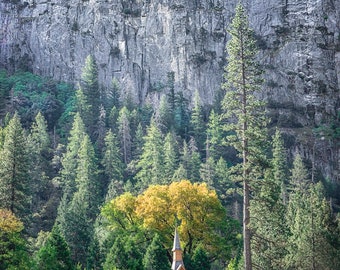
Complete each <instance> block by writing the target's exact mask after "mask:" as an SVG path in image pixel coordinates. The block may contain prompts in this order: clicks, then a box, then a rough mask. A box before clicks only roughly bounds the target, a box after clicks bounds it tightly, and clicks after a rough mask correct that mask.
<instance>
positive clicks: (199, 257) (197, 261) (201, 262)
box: [190, 245, 211, 270]
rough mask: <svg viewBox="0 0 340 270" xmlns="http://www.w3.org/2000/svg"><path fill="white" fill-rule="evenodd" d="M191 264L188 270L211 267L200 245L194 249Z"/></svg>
mask: <svg viewBox="0 0 340 270" xmlns="http://www.w3.org/2000/svg"><path fill="white" fill-rule="evenodd" d="M191 264H192V267H191V268H190V269H192V270H200V269H206V270H208V269H210V267H211V265H210V260H209V257H208V255H207V253H206V251H205V250H204V249H203V247H202V246H201V245H199V246H198V247H197V248H196V249H195V251H194V254H193V255H192V258H191Z"/></svg>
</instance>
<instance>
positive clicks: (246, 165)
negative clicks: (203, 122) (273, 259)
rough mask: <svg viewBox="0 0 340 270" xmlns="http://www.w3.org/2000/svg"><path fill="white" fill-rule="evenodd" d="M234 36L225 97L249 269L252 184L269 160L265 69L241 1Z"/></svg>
mask: <svg viewBox="0 0 340 270" xmlns="http://www.w3.org/2000/svg"><path fill="white" fill-rule="evenodd" d="M229 34H230V35H231V40H230V41H229V42H228V43H227V52H228V64H227V66H226V68H225V72H226V73H225V79H226V81H227V82H226V83H225V84H224V85H223V88H224V89H225V90H226V95H225V98H224V100H223V107H224V111H225V114H224V116H225V118H226V119H228V120H229V122H228V123H227V124H226V125H225V127H226V130H227V131H228V132H229V135H228V136H227V139H228V141H229V143H230V144H231V145H232V146H233V147H234V148H235V149H236V150H237V151H238V152H239V154H240V156H241V158H242V164H240V165H239V166H238V170H237V171H238V175H239V180H241V181H242V183H243V239H244V261H245V266H244V267H245V270H250V269H252V260H251V246H250V241H251V234H250V228H249V223H250V186H251V185H252V183H251V181H254V180H255V179H259V178H261V169H262V168H261V167H262V165H263V164H264V163H265V157H264V154H263V152H264V151H263V150H264V149H263V148H264V146H265V137H266V128H265V127H266V118H265V114H264V112H265V110H264V104H263V102H260V101H259V100H257V99H256V97H255V93H256V91H259V90H260V87H261V84H262V78H261V69H260V68H259V65H258V63H257V61H256V55H257V50H256V41H255V39H254V36H253V31H252V30H251V29H250V27H249V22H248V18H247V15H246V11H245V9H244V8H243V6H242V5H241V4H238V5H237V7H236V14H235V17H234V18H233V20H232V23H231V25H230V29H229Z"/></svg>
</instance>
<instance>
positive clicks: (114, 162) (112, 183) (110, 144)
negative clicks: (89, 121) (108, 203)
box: [102, 129, 123, 200]
mask: <svg viewBox="0 0 340 270" xmlns="http://www.w3.org/2000/svg"><path fill="white" fill-rule="evenodd" d="M102 165H103V167H104V173H105V176H106V177H107V178H108V180H107V183H108V184H109V187H108V192H107V194H106V200H110V199H113V198H114V197H115V196H117V195H119V193H120V191H121V189H122V185H123V183H122V181H123V163H122V159H121V153H120V151H119V145H118V141H117V138H116V135H115V134H114V133H113V132H112V131H111V129H110V130H109V131H108V132H107V133H106V137H105V148H104V157H103V160H102Z"/></svg>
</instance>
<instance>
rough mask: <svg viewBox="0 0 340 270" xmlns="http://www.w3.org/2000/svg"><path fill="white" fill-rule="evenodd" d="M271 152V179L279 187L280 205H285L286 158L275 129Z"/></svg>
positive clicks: (279, 134) (278, 133) (281, 142)
mask: <svg viewBox="0 0 340 270" xmlns="http://www.w3.org/2000/svg"><path fill="white" fill-rule="evenodd" d="M272 149H273V150H272V151H273V158H272V161H271V164H272V168H273V177H274V181H275V183H276V184H277V185H279V186H280V189H281V198H282V203H283V204H284V205H286V203H287V196H288V195H287V183H288V175H287V170H288V169H287V158H286V150H285V149H284V146H283V140H282V137H281V133H280V131H279V130H278V129H277V130H276V132H275V135H274V137H273V142H272Z"/></svg>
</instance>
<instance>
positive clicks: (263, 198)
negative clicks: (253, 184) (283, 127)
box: [251, 130, 289, 269]
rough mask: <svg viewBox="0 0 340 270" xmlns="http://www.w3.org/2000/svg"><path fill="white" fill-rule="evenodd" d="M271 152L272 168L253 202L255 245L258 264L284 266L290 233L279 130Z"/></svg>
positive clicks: (269, 266)
mask: <svg viewBox="0 0 340 270" xmlns="http://www.w3.org/2000/svg"><path fill="white" fill-rule="evenodd" d="M272 152H273V158H272V160H271V168H270V169H268V170H267V172H266V174H265V177H264V179H263V180H262V183H261V187H260V190H259V192H258V194H257V196H256V198H255V200H253V202H252V204H251V205H252V208H251V213H252V217H253V219H252V221H251V224H252V226H251V227H252V230H253V239H252V246H253V248H254V250H256V251H257V252H255V253H254V264H255V265H257V266H260V267H262V268H263V269H283V268H284V259H285V256H286V253H287V249H286V245H287V241H288V235H289V232H288V230H287V222H286V219H285V213H286V207H285V206H284V201H283V199H284V197H283V196H282V187H283V185H284V183H285V181H286V179H285V175H286V171H285V163H286V161H285V155H284V154H285V153H284V148H283V142H282V139H281V136H280V132H279V131H278V130H277V131H276V133H275V135H274V136H273V142H272ZM263 217H265V218H263Z"/></svg>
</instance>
